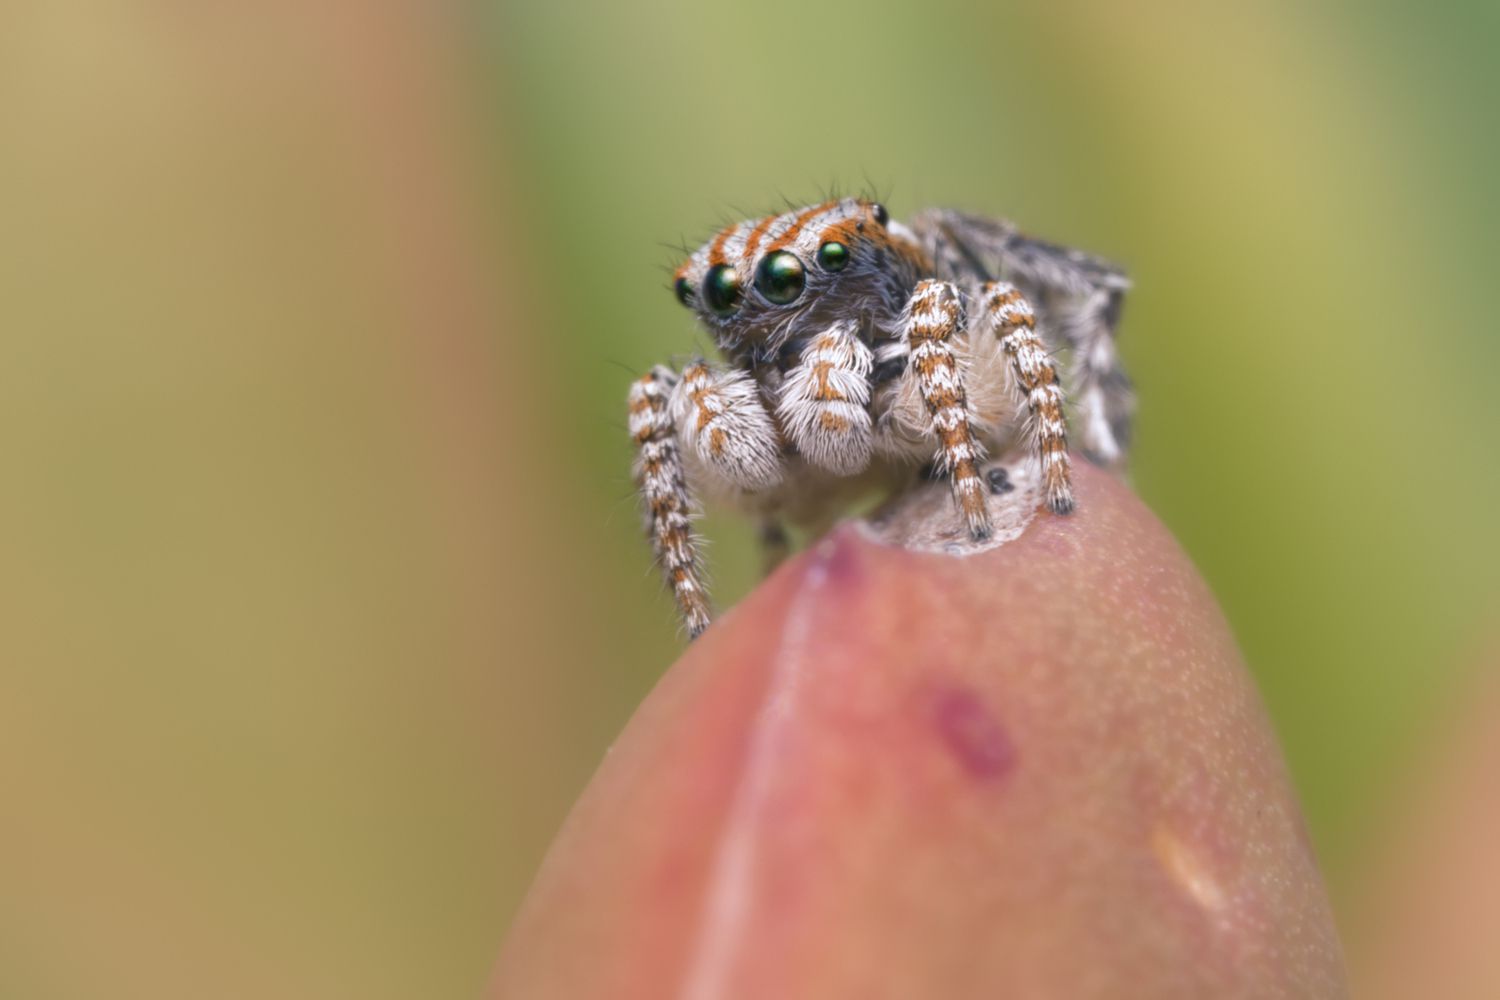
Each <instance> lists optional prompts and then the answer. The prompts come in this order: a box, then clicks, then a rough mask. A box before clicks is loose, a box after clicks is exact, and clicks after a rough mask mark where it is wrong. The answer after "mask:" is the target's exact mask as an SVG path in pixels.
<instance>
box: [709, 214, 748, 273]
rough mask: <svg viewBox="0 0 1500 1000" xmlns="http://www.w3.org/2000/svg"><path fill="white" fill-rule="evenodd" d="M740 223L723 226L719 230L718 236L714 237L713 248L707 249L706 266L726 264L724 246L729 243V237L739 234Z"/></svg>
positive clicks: (727, 261)
mask: <svg viewBox="0 0 1500 1000" xmlns="http://www.w3.org/2000/svg"><path fill="white" fill-rule="evenodd" d="M741 225H742V223H739V222H736V223H734V224H733V225H729V226H725V227H724V228H723V229H721V230H719V235H718V236H716V237H714V244H713V246H711V247H709V248H708V266H709V267H718V266H719V265H720V264H728V263H729V260H728V258H726V257H725V256H724V244H725V243H728V242H729V237H731V236H733V235H734V234H735V233H737V232H739V229H740V226H741Z"/></svg>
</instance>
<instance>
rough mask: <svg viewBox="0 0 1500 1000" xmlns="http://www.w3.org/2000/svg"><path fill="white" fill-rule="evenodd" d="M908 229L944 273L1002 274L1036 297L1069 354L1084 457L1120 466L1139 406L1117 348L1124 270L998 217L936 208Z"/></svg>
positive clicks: (983, 276) (990, 277) (982, 278)
mask: <svg viewBox="0 0 1500 1000" xmlns="http://www.w3.org/2000/svg"><path fill="white" fill-rule="evenodd" d="M911 226H912V229H913V230H914V231H915V232H916V234H917V237H918V240H919V241H920V242H921V244H922V246H923V247H924V248H925V249H926V250H927V251H928V253H929V254H931V255H932V258H933V260H934V262H935V263H936V264H937V268H938V274H939V276H941V277H955V276H960V277H964V278H971V279H974V280H978V281H990V280H993V279H996V278H1003V279H1005V280H1007V281H1012V282H1015V283H1016V284H1017V285H1019V286H1021V287H1022V288H1024V289H1025V290H1026V292H1027V294H1029V295H1031V296H1032V299H1033V303H1034V304H1035V305H1036V306H1037V308H1039V309H1040V310H1041V312H1042V316H1043V318H1044V320H1045V327H1046V329H1045V332H1046V333H1047V334H1048V335H1055V336H1057V337H1059V338H1060V339H1061V341H1062V342H1063V343H1064V344H1065V345H1066V346H1067V347H1068V348H1069V349H1070V351H1071V352H1072V356H1073V360H1072V365H1071V368H1070V371H1069V373H1068V385H1069V395H1070V396H1071V397H1072V399H1073V402H1074V403H1075V404H1076V406H1077V410H1078V414H1079V416H1080V417H1081V418H1082V419H1083V426H1082V434H1081V437H1082V446H1083V451H1084V454H1086V455H1087V456H1088V457H1089V459H1090V460H1091V461H1094V462H1097V463H1099V464H1101V465H1117V464H1119V463H1121V462H1122V461H1123V460H1124V457H1125V451H1126V449H1127V448H1128V447H1129V446H1130V421H1131V416H1132V414H1133V412H1134V410H1135V399H1134V396H1133V394H1132V392H1131V387H1130V379H1129V378H1128V377H1127V376H1126V374H1125V370H1124V368H1123V367H1122V366H1121V364H1120V357H1119V354H1118V353H1117V352H1116V351H1115V328H1116V327H1117V326H1118V324H1119V322H1120V308H1121V306H1122V305H1123V304H1124V299H1125V293H1126V292H1127V291H1129V290H1130V279H1129V278H1128V277H1126V276H1125V273H1124V272H1123V271H1122V270H1121V269H1120V268H1119V267H1117V266H1116V265H1114V264H1111V263H1110V262H1109V261H1106V260H1104V259H1102V258H1099V257H1095V256H1092V255H1090V254H1086V253H1084V252H1082V251H1080V250H1072V249H1069V248H1067V247H1061V246H1057V245H1055V244H1052V243H1047V242H1044V241H1042V240H1036V239H1032V238H1030V237H1027V236H1023V235H1021V234H1020V233H1019V232H1018V231H1017V230H1016V227H1015V226H1013V225H1011V224H1010V223H1009V222H1006V221H1004V220H1001V219H985V218H980V217H978V216H973V215H965V214H964V213H962V212H954V211H950V210H947V209H933V210H930V211H927V212H922V213H920V214H918V215H917V216H915V217H914V218H913V219H912V220H911Z"/></svg>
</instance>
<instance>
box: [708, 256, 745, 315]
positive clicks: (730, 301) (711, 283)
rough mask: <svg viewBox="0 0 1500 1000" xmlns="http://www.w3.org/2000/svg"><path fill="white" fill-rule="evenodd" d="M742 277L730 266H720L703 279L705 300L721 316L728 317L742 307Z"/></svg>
mask: <svg viewBox="0 0 1500 1000" xmlns="http://www.w3.org/2000/svg"><path fill="white" fill-rule="evenodd" d="M740 297H741V289H740V276H739V275H737V274H735V273H734V268H732V267H730V266H729V265H728V264H719V265H718V266H716V267H714V268H713V269H711V270H710V271H709V272H708V277H706V278H704V279H703V298H704V301H706V302H707V303H708V308H710V309H712V310H713V311H714V313H715V314H717V315H719V316H728V315H730V314H731V313H733V312H734V311H735V310H736V309H738V308H739V307H740Z"/></svg>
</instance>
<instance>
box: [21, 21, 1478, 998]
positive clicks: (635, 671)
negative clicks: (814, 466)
mask: <svg viewBox="0 0 1500 1000" xmlns="http://www.w3.org/2000/svg"><path fill="white" fill-rule="evenodd" d="M1497 43H1500V17H1497V14H1496V8H1495V6H1494V5H1493V4H1472V5H1469V4H1447V5H1434V6H1427V7H1424V8H1422V9H1421V10H1420V11H1418V10H1416V9H1415V8H1412V7H1410V6H1409V5H1399V4H1394V3H1389V4H1371V3H1364V4H1357V5H1356V4H1348V5H1343V6H1339V5H1319V6H1314V5H1306V4H1294V3H1290V2H1280V3H1269V4H1263V5H1257V6H1255V7H1254V8H1253V9H1250V8H1248V7H1247V8H1245V9H1238V8H1230V7H1228V6H1224V7H1219V6H1217V5H1198V4H1188V3H1169V2H1160V3H1135V4H1116V3H1106V2H1098V3H1049V4H1040V3H1038V4H1028V5H983V6H981V5H976V4H966V3H960V2H956V0H930V2H927V3H924V4H921V5H904V4H898V3H894V2H877V3H864V4H842V3H830V4H785V3H774V2H769V0H764V2H760V3H756V4H744V5H722V4H721V5H706V6H705V5H691V4H683V3H676V2H671V3H669V2H664V0H642V2H636V3H632V4H610V3H603V2H587V3H582V2H581V3H570V4H548V3H542V2H529V3H525V2H501V3H500V4H498V5H489V6H482V7H481V6H474V5H463V6H448V5H438V4H424V3H417V2H411V3H399V2H389V3H385V2H378V3H360V4H355V3H341V2H330V3H324V4H315V5H309V4H299V3H293V2H291V0H276V2H270V3H265V4H258V5H250V6H247V5H193V4H183V3H174V2H167V0H157V2H138V3H129V2H123V0H122V2H109V0H92V2H90V0H85V2H79V3H74V4H55V3H47V2H43V0H20V2H15V3H11V4H7V5H6V6H5V7H4V8H0V135H3V136H4V145H3V155H0V456H3V458H0V460H3V466H0V468H3V469H4V478H3V481H0V793H3V796H4V798H3V801H4V807H3V808H4V812H3V814H0V885H3V886H4V889H3V892H0V996H4V997H12V996H14V997H86V996H101V995H110V996H128V997H134V996H151V997H170V996H183V997H188V996H203V995H214V996H277V997H335V996H349V997H354V996H358V997H408V996H418V995H420V996H448V995H473V994H474V993H475V992H477V991H478V990H479V988H480V985H481V984H482V982H483V980H484V978H485V976H486V974H487V970H488V967H489V964H490V961H491V960H492V957H493V954H494V952H495V949H496V946H497V943H498V940H499V938H500V936H501V935H502V933H503V931H504V928H505V926H506V924H507V921H508V919H509V918H510V916H511V914H512V913H513V911H514V908H515V906H516V905H517V903H518V901H519V898H520V895H521V893H522V892H523V891H524V889H525V886H526V883H527V880H528V879H529V877H530V874H531V872H532V871H533V870H534V868H535V866H536V864H537V862H538V860H539V859H540V856H541V853H542V851H543V850H544V848H545V846H546V843H547V841H548V839H549V838H550V836H551V835H552V833H553V832H554V831H555V829H556V828H557V825H558V824H559V823H560V821H561V819H562V816H563V815H564V813H565V811H566V809H567V806H568V804H569V803H570V802H571V800H572V798H573V797H574V796H575V795H576V793H577V792H578V790H579V789H580V788H581V786H582V784H583V783H584V781H585V780H586V779H587V777H588V775H589V773H590V772H591V770H592V769H593V767H594V765H595V763H596V762H597V761H598V759H599V757H600V755H601V754H602V753H603V752H604V750H605V748H606V747H607V746H608V744H609V742H610V740H611V739H612V737H613V735H614V734H615V733H616V732H617V731H618V729H619V728H620V726H621V725H622V724H623V722H624V721H625V719H626V718H627V717H628V715H629V713H630V711H631V710H632V708H633V706H634V705H635V704H636V702H637V701H638V700H639V699H640V698H641V697H642V695H643V694H644V693H645V692H646V691H647V690H648V689H649V687H650V685H651V684H652V682H653V680H654V679H655V678H656V677H657V676H658V675H659V674H660V672H661V671H662V669H663V668H664V667H665V665H666V664H667V663H669V662H670V661H671V659H672V658H673V656H674V655H675V652H676V650H677V649H678V648H679V641H678V638H677V636H676V633H675V624H674V622H673V619H672V616H671V612H670V608H669V606H668V603H667V602H666V601H665V600H664V599H663V598H662V597H661V595H660V594H659V593H658V588H657V585H656V582H655V580H654V577H653V576H652V575H651V573H650V571H649V569H648V566H647V553H646V548H645V545H644V543H643V542H642V541H641V540H640V539H639V538H638V535H637V519H636V515H635V511H634V507H633V501H632V499H631V495H630V484H629V474H628V466H629V454H628V448H627V445H626V441H625V435H624V430H623V423H624V421H623V414H622V406H623V404H622V400H623V393H624V388H625V386H626V384H627V382H628V380H629V379H630V378H631V377H632V375H633V374H634V373H636V372H638V371H640V370H641V369H643V368H645V367H646V366H648V365H649V364H651V363H653V362H656V361H658V360H663V359H669V358H672V357H674V356H681V355H684V354H687V353H689V352H691V351H693V350H694V349H695V347H701V346H705V345H702V343H701V338H699V337H698V336H697V335H696V333H695V331H694V330H693V328H692V326H691V323H690V319H689V317H688V316H687V315H686V314H685V312H684V311H683V310H682V309H681V308H680V307H679V306H678V305H677V304H676V303H675V301H674V300H673V299H672V296H671V295H670V294H669V293H668V291H667V287H666V286H667V271H666V268H668V267H670V266H671V265H673V264H675V263H676V260H677V255H676V252H675V251H673V250H670V249H665V248H664V245H670V244H675V243H679V242H683V241H686V242H689V243H693V242H696V241H697V240H698V239H700V238H701V237H703V236H704V235H705V234H707V233H709V232H710V231H712V230H713V229H714V228H715V227H716V226H717V225H718V224H719V223H720V222H721V221H723V220H724V219H726V218H729V217H734V216H740V215H751V214H758V213H761V212H764V211H766V210H768V209H771V208H774V207H776V206H777V205H779V204H780V203H781V202H780V199H781V198H782V196H785V197H788V198H791V199H792V200H794V201H803V200H812V199H815V198H816V197H818V195H819V194H820V192H821V191H823V190H824V189H825V188H827V187H828V186H830V185H838V186H841V187H843V188H846V189H850V188H852V189H859V188H861V187H864V186H866V185H868V186H871V187H873V188H874V189H876V190H878V191H879V192H880V193H881V195H882V196H883V197H884V198H885V200H886V202H887V204H888V205H889V206H890V208H891V210H892V212H893V214H895V215H896V216H898V217H900V216H903V215H906V214H908V213H910V212H911V211H913V210H915V209H917V208H920V207H922V206H925V205H929V204H945V205H953V206H957V207H963V208H967V209H971V210H975V211H981V212H989V213H994V214H1003V215H1007V216H1009V217H1011V218H1014V219H1015V220H1017V221H1018V222H1020V223H1021V224H1022V225H1023V226H1024V227H1026V228H1027V229H1028V230H1030V231H1033V232H1035V233H1038V234H1041V235H1045V236H1047V237H1049V238H1052V239H1056V240H1058V241H1061V242H1067V243H1071V244H1074V245H1078V246H1081V247H1085V248H1088V249H1091V250H1095V251H1097V252H1100V253H1104V254H1106V255H1108V256H1111V257H1114V258H1116V259H1118V260H1120V261H1121V262H1123V263H1125V264H1126V265H1127V266H1128V267H1129V268H1130V270H1131V272H1132V274H1133V276H1134V277H1135V279H1136V282H1137V288H1136V292H1135V293H1134V295H1133V297H1132V299H1131V301H1130V303H1129V305H1128V307H1127V312H1126V319H1125V324H1124V334H1123V342H1122V347H1123V352H1124V355H1125V358H1126V360H1127V362H1128V364H1129V366H1130V369H1131V371H1132V374H1133V375H1134V376H1135V378H1136V380H1137V382H1138V385H1139V389H1140V396H1141V407H1140V420H1139V428H1138V446H1137V449H1136V452H1135V455H1136V458H1135V462H1134V472H1133V479H1134V482H1135V484H1136V486H1137V488H1138V489H1139V491H1140V492H1141V494H1142V495H1143V496H1144V497H1145V498H1146V500H1147V501H1148V502H1149V503H1150V504H1151V506H1152V507H1153V508H1154V509H1155V510H1156V511H1157V512H1158V513H1159V514H1160V515H1161V517H1162V518H1163V519H1164V520H1165V521H1166V522H1167V524H1168V525H1170V527H1171V528H1172V529H1173V531H1174V532H1175V533H1176V535H1177V537H1178V538H1179V539H1180V540H1181V541H1182V543H1183V545H1184V546H1185V547H1186V548H1187V550H1188V551H1189V552H1190V553H1191V555H1192V557H1193V558H1194V559H1195V560H1196V562H1197V564H1198V565H1199V566H1200V567H1201V568H1202V570H1203V572H1204V573H1205V574H1206V576H1207V577H1208V579H1209V581H1210V583H1211V584H1212V585H1213V587H1214V589H1215V590H1216V592H1217V593H1218V594H1219V596H1220V598H1221V600H1222V602H1223V605H1224V608H1225V610H1226V613H1227V614H1228V616H1229V618H1230V620H1231V622H1232V624H1233V626H1234V628H1235V631H1236V633H1237V635H1238V636H1239V638H1240V641H1241V642H1242V644H1243V646H1244V648H1245V651H1246V653H1247V656H1248V658H1249V660H1250V662H1251V664H1252V665H1253V667H1254V669H1255V671H1256V673H1257V675H1258V678H1259V681H1260V684H1261V687H1262V689H1263V691H1264V693H1265V696H1266V699H1267V702H1268V703H1269V706H1270V709H1271V711H1272V714H1273V715H1274V717H1275V720H1276V723H1277V726H1278V728H1279V730H1280V732H1281V734H1282V736H1283V739H1284V742H1285V747H1286V751H1287V755H1288V757H1289V760H1290V763H1291V766H1292V769H1293V771H1294V774H1295V777H1296V780H1297V782H1298V785H1299V788H1300V791H1301V793H1302V796H1303V800H1304V802H1305V805H1306V810H1307V815H1308V820H1309V825H1310V827H1311V831H1312V834H1313V838H1314V840H1315V841H1316V843H1317V846H1318V849H1319V852H1320V855H1321V857H1322V859H1323V861H1324V864H1325V867H1326V869H1327V871H1328V873H1329V876H1330V879H1331V881H1332V885H1333V890H1334V894H1335V900H1336V903H1338V904H1339V905H1340V906H1341V907H1342V908H1345V909H1347V907H1348V906H1349V905H1351V904H1350V903H1349V900H1350V899H1352V890H1353V888H1354V887H1355V885H1356V883H1357V882H1358V881H1359V871H1360V868H1359V866H1360V863H1361V858H1362V856H1363V854H1364V853H1365V852H1366V851H1367V850H1368V848H1369V845H1370V843H1371V841H1372V835H1373V831H1374V830H1375V828H1377V827H1378V826H1379V824H1380V822H1381V817H1382V816H1383V815H1384V814H1385V812H1386V811H1387V810H1389V809H1390V804H1389V802H1388V801H1387V799H1386V798H1385V795H1386V792H1387V790H1388V789H1389V788H1390V787H1391V785H1392V776H1393V775H1396V774H1399V773H1400V772H1401V771H1402V770H1403V768H1404V766H1405V764H1404V762H1405V761H1407V760H1408V759H1409V758H1410V757H1411V756H1412V754H1413V753H1414V752H1416V749H1417V748H1418V746H1419V745H1420V743H1421V741H1422V740H1423V738H1424V736H1425V734H1427V733H1429V732H1431V731H1433V730H1435V729H1441V727H1442V719H1443V715H1442V712H1443V711H1444V707H1445V705H1446V704H1447V702H1448V700H1450V699H1451V698H1452V697H1453V692H1454V691H1455V690H1458V689H1457V688H1456V687H1455V685H1456V684H1457V682H1458V681H1459V679H1460V677H1461V676H1462V675H1463V673H1464V672H1465V671H1466V670H1468V669H1469V667H1470V666H1471V665H1472V663H1473V662H1474V658H1475V656H1476V655H1477V650H1478V648H1479V647H1480V645H1481V644H1482V643H1483V642H1485V641H1486V639H1487V637H1489V636H1493V635H1494V634H1495V618H1494V616H1495V615H1496V614H1497V609H1500V569H1497V567H1500V561H1497V558H1496V557H1497V554H1500V527H1497V525H1496V521H1495V515H1494V512H1495V511H1496V510H1497V508H1500V476H1497V469H1500V464H1497V462H1496V458H1495V452H1496V445H1495V439H1496V431H1497V430H1500V401H1497V400H1500V396H1497V389H1500V378H1497V375H1496V372H1497V367H1500V337H1497V335H1496V334H1495V332H1494V330H1493V320H1492V306H1493V298H1494V293H1493V288H1494V278H1493V275H1492V273H1491V272H1492V268H1493V264H1494V262H1495V261H1496V260H1497V259H1500V254H1497V252H1496V251H1497V249H1500V247H1497V244H1500V236H1497V233H1500V211H1497V209H1500V195H1497V194H1496V190H1495V184H1494V180H1493V178H1494V177H1495V176H1496V173H1497V170H1500V133H1497V130H1496V128H1495V124H1494V109H1495V106H1496V97H1497V81H1500V62H1497V61H1496V60H1495V59H1494V53H1495V52H1496V51H1497ZM708 529H709V532H710V534H711V535H712V537H713V539H714V548H713V553H712V558H713V561H714V567H715V577H716V585H717V590H718V593H719V595H720V596H721V598H722V599H723V600H724V601H725V602H726V603H727V602H728V601H729V600H731V599H733V598H734V597H735V596H737V595H740V594H742V593H743V592H744V591H745V590H746V589H747V588H748V587H749V586H751V585H752V583H753V570H754V557H753V553H752V551H751V546H750V534H749V531H748V530H747V528H746V527H745V526H744V525H741V524H738V523H736V522H735V521H733V520H732V519H726V518H718V517H714V518H711V519H710V521H709V525H708Z"/></svg>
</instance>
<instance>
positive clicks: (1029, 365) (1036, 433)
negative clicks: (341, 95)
mask: <svg viewBox="0 0 1500 1000" xmlns="http://www.w3.org/2000/svg"><path fill="white" fill-rule="evenodd" d="M980 298H981V300H982V301H983V303H984V304H983V307H982V308H983V310H984V312H983V317H982V322H983V323H984V324H985V325H986V326H988V327H989V328H990V329H991V330H993V331H994V334H995V336H997V337H999V338H1000V346H1001V347H1002V348H1003V349H1004V350H1005V353H1006V356H1008V357H1009V358H1010V364H1011V370H1012V371H1013V372H1014V373H1015V378H1016V390H1017V391H1018V392H1020V393H1021V395H1022V396H1023V397H1024V399H1025V400H1026V406H1027V409H1028V410H1029V411H1030V414H1031V419H1030V421H1029V422H1028V425H1027V433H1028V437H1029V438H1030V440H1031V448H1032V450H1033V451H1034V452H1035V453H1036V456H1037V460H1038V461H1039V462H1041V465H1042V485H1043V488H1044V489H1045V491H1046V495H1047V506H1048V507H1049V508H1051V509H1052V511H1053V513H1056V514H1069V513H1072V511H1073V483H1072V479H1071V471H1070V468H1069V465H1068V425H1067V420H1066V418H1065V417H1064V416H1063V397H1062V387H1061V386H1060V385H1059V384H1058V381H1057V368H1056V366H1054V365H1053V364H1052V357H1051V355H1049V354H1048V353H1047V348H1046V346H1045V345H1044V344H1043V343H1042V339H1041V337H1039V336H1037V332H1036V314H1035V313H1033V312H1032V309H1031V303H1029V302H1027V301H1026V299H1025V298H1024V297H1023V296H1022V295H1021V293H1020V292H1018V291H1017V290H1016V289H1015V287H1014V286H1012V285H1009V284H1007V283H1005V282H1003V281H992V282H990V283H988V284H986V285H985V286H984V288H983V290H982V294H981V296H980Z"/></svg>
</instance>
